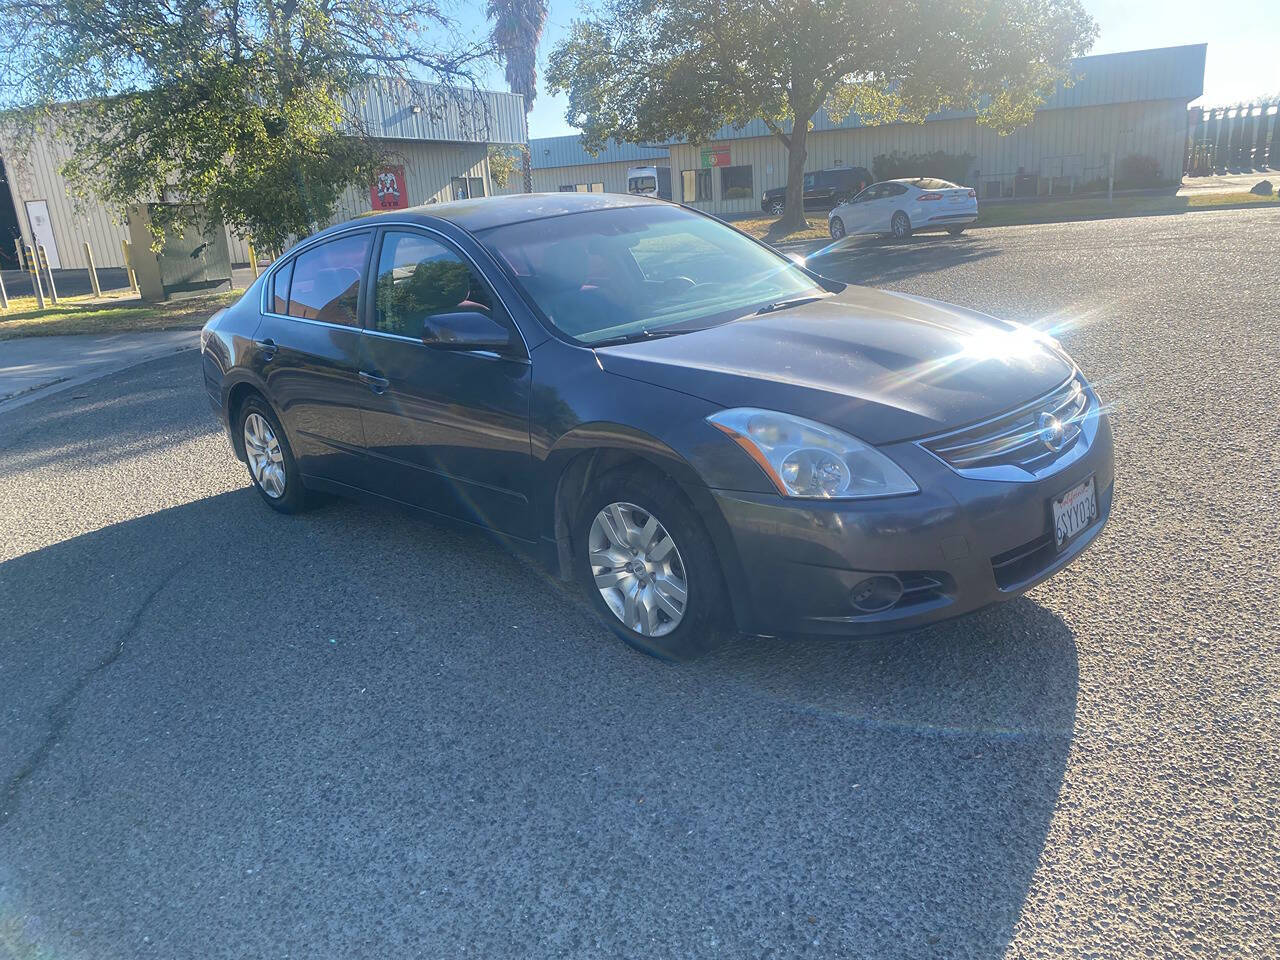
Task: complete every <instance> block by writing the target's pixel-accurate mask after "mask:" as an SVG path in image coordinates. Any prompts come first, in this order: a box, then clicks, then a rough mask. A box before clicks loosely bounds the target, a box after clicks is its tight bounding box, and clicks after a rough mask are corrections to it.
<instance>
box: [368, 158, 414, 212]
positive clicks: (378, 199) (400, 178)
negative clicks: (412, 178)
mask: <svg viewBox="0 0 1280 960" xmlns="http://www.w3.org/2000/svg"><path fill="white" fill-rule="evenodd" d="M369 203H370V204H372V205H373V209H374V210H403V209H404V208H405V207H407V206H409V190H408V188H407V187H406V186H405V182H404V167H381V168H380V169H379V170H378V172H377V173H375V174H374V175H373V184H372V185H371V186H370V187H369Z"/></svg>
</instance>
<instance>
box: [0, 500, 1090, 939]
mask: <svg viewBox="0 0 1280 960" xmlns="http://www.w3.org/2000/svg"><path fill="white" fill-rule="evenodd" d="M586 610H587V608H586V607H585V604H584V603H583V602H581V600H580V599H578V598H577V597H576V595H575V594H573V593H571V592H569V591H567V590H566V589H564V588H562V587H561V586H560V585H558V584H556V583H554V582H553V581H551V580H550V579H549V578H547V577H545V575H542V574H539V573H537V572H536V571H534V570H532V569H530V568H529V567H528V566H526V565H525V564H523V563H522V562H520V561H518V560H516V559H515V558H513V557H512V556H511V555H510V554H508V553H507V552H505V551H504V550H502V549H501V548H500V547H499V546H498V545H497V544H495V543H493V542H492V541H491V540H490V539H489V538H487V537H485V536H483V535H481V534H473V533H468V532H458V531H455V530H452V529H448V528H444V527H439V526H436V525H433V524H430V523H419V522H407V518H406V516H405V514H403V513H401V512H400V511H397V510H392V509H381V508H368V507H364V506H359V505H354V504H346V503H337V504H334V505H332V506H330V507H329V508H326V509H324V510H321V511H318V512H314V513H311V514H307V515H304V516H302V517H296V518H290V517H282V516H278V515H275V514H273V513H271V512H269V511H268V510H266V509H265V508H264V507H263V506H262V505H261V503H260V502H259V501H258V498H257V497H256V496H255V495H254V494H253V493H252V491H250V490H249V489H247V488H246V489H244V490H240V491H235V492H230V493H224V494H220V495H216V496H210V497H206V498H204V499H199V500H195V501H193V502H191V503H188V504H185V505H183V506H177V507H173V508H171V509H167V510H164V511H160V512H157V513H153V514H150V515H146V516H142V517H139V518H137V519H134V520H130V521H127V522H123V523H118V524H115V525H113V526H109V527H106V528H104V529H101V530H98V531H95V532H92V533H86V534H84V535H82V536H78V537H75V538H73V539H69V540H66V541H64V542H61V543H58V544H55V545H52V546H49V547H46V548H44V549H40V550H36V551H34V552H31V553H28V554H25V555H22V556H19V557H17V558H15V559H12V560H9V561H7V562H5V563H3V564H0V622H4V623H5V624H6V630H5V631H3V632H2V633H0V703H4V704H5V705H6V706H5V708H4V711H3V712H2V713H0V744H3V746H0V786H3V785H4V784H8V785H9V787H10V790H9V804H8V806H9V807H10V809H11V813H10V815H9V816H8V817H7V819H6V820H5V821H3V822H0V894H2V895H3V901H4V902H6V903H8V904H9V907H10V910H11V911H13V913H12V915H14V916H19V917H23V918H26V919H24V920H23V921H22V926H21V928H20V929H16V928H15V930H10V931H8V935H9V936H10V939H11V940H13V941H14V942H17V943H27V944H30V945H34V946H35V947H39V948H40V949H42V950H46V951H48V952H49V953H50V954H52V955H61V954H62V953H64V952H65V953H67V954H76V955H114V954H117V953H120V952H122V951H123V952H130V951H133V950H134V948H135V947H136V946H137V944H139V943H142V942H143V937H144V936H146V937H148V938H149V940H148V947H149V948H150V949H153V950H155V951H157V952H160V953H166V954H169V955H191V956H197V955H198V956H207V955H210V954H211V953H219V952H234V953H236V954H240V955H257V954H265V953H267V952H274V953H279V952H286V951H287V952H289V953H290V954H294V955H296V954H298V953H306V954H310V955H317V956H334V955H342V954H350V953H351V952H359V953H362V954H367V955H400V954H403V953H404V952H406V950H409V951H410V952H413V949H412V948H409V947H407V946H406V945H408V944H422V943H429V944H432V945H433V947H435V948H436V950H438V951H439V952H441V953H444V954H450V955H456V954H461V953H463V952H471V953H474V954H476V955H483V956H490V955H512V954H517V955H533V954H539V955H545V954H557V955H566V956H580V955H590V956H614V955H629V954H631V953H633V952H634V951H635V950H636V949H637V948H636V944H643V947H642V948H641V950H640V952H641V953H642V954H644V955H652V956H660V955H661V956H667V955H673V956H674V955H679V956H690V957H691V956H700V955H716V956H762V955H774V956H795V955H801V954H803V955H811V956H824V957H825V956H841V957H844V956H916V957H921V956H953V955H965V956H984V957H997V956H1002V955H1003V953H1004V950H1005V947H1006V946H1007V944H1008V942H1009V938H1010V935H1011V931H1012V927H1013V924H1014V922H1015V921H1016V919H1017V917H1018V915H1019V912H1020V909H1021V906H1022V903H1023V900H1024V898H1025V896H1026V892H1027V888H1028V885H1029V884H1030V882H1031V880H1032V877H1033V875H1034V872H1035V868H1036V864H1037V863H1038V861H1039V857H1040V855H1041V851H1042V848H1043V845H1044V842H1045V837H1046V834H1047V830H1048V826H1049V822H1050V819H1051V817H1052V813H1053V809H1054V804H1055V801H1056V798H1057V794H1058V790H1059V786H1060V783H1061V779H1062V775H1063V769H1064V766H1065V764H1066V759H1067V755H1068V751H1069V749H1070V745H1071V739H1072V729H1073V723H1074V715H1075V698H1076V683H1077V672H1076V671H1077V667H1076V651H1075V646H1074V641H1073V638H1072V635H1071V632H1070V630H1069V629H1068V627H1067V626H1066V625H1065V624H1064V623H1063V622H1062V621H1061V620H1059V619H1058V618H1057V617H1055V616H1054V615H1053V614H1051V613H1050V612H1049V611H1047V610H1045V609H1043V608H1041V607H1039V606H1038V605H1036V604H1035V603H1032V602H1030V601H1027V600H1022V601H1018V602H1016V603H1013V604H1010V605H1007V606H1005V607H1003V608H1001V609H996V610H990V611H987V612H984V613H982V614H980V615H978V616H976V617H972V618H969V619H966V620H963V621H960V622H958V623H955V624H951V625H944V626H940V627H936V628H933V629H930V630H926V631H922V632H919V633H916V634H912V635H905V636H897V637H892V638H888V639H884V640H875V641H861V642H856V643H835V642H813V643H794V642H792V643H788V642H782V641H774V640H746V639H743V640H739V641H736V642H733V643H730V644H728V645H727V646H725V647H724V648H723V649H721V650H719V651H717V652H716V653H715V654H714V655H712V656H710V657H707V658H705V659H704V660H702V661H699V662H697V663H694V664H690V665H687V666H684V667H670V666H667V665H664V664H661V663H659V662H657V661H654V660H651V659H648V658H645V657H643V656H640V655H638V654H635V653H633V652H631V651H630V650H629V649H628V648H626V647H624V646H622V645H621V644H619V643H617V642H616V641H615V640H613V639H612V638H611V637H610V636H609V635H608V633H607V631H605V630H604V629H603V628H601V627H600V626H599V625H598V623H596V622H595V621H594V620H593V619H592V618H591V616H590V615H589V614H588V613H587V612H586ZM117 649H118V650H119V653H118V655H113V651H115V650H117ZM23 938H25V939H23ZM232 944H234V946H232ZM126 945H127V946H126ZM37 952H38V951H37Z"/></svg>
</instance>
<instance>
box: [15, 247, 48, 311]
mask: <svg viewBox="0 0 1280 960" xmlns="http://www.w3.org/2000/svg"><path fill="white" fill-rule="evenodd" d="M20 249H21V252H22V262H23V263H24V264H25V265H26V267H27V273H29V274H30V275H31V289H32V290H34V291H35V292H36V309H38V310H43V309H44V285H43V284H42V283H41V282H40V270H39V268H37V267H36V252H35V251H34V250H32V249H31V247H30V246H25V247H22V248H20Z"/></svg>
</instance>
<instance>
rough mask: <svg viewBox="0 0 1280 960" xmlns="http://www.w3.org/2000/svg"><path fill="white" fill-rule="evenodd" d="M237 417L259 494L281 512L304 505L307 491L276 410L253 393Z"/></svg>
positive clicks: (245, 455)
mask: <svg viewBox="0 0 1280 960" xmlns="http://www.w3.org/2000/svg"><path fill="white" fill-rule="evenodd" d="M237 419H238V421H239V424H240V436H241V437H242V438H243V440H244V459H245V463H246V465H247V466H248V468H249V478H250V479H251V480H252V481H253V486H254V489H255V490H257V491H258V495H259V496H261V497H262V499H263V500H265V501H266V502H267V505H268V506H269V507H271V509H273V510H279V511H280V512H281V513H297V512H298V511H300V510H302V509H304V508H305V507H306V505H307V491H306V489H305V488H304V487H303V486H302V475H301V473H300V472H299V470H298V464H297V462H296V461H295V460H294V459H293V451H292V450H290V449H289V441H288V439H286V437H285V435H284V430H283V429H281V427H280V421H279V420H278V419H277V418H276V415H275V412H274V411H273V410H272V409H271V407H270V406H269V405H268V404H267V402H266V401H265V400H263V399H262V398H261V397H259V396H251V397H249V398H248V399H247V400H245V402H244V403H242V404H241V405H240V411H239V416H238V418H237Z"/></svg>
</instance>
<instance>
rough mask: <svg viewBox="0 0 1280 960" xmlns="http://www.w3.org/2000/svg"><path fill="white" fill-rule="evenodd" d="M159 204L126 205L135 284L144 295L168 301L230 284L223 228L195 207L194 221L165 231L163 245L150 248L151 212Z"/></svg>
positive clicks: (148, 298)
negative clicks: (158, 249)
mask: <svg viewBox="0 0 1280 960" xmlns="http://www.w3.org/2000/svg"><path fill="white" fill-rule="evenodd" d="M159 206H161V205H160V204H157V203H150V204H142V205H139V206H135V207H131V208H130V209H129V246H130V255H131V256H132V259H133V270H134V273H136V274H137V276H138V289H139V290H140V291H141V293H142V299H144V300H153V301H161V300H172V299H174V298H175V297H192V296H198V295H200V294H204V293H217V292H219V291H222V290H230V289H231V251H230V250H229V249H228V248H227V231H226V230H224V229H223V227H222V224H220V223H213V224H211V223H209V222H208V220H207V219H206V218H205V217H204V216H203V215H202V214H201V213H200V212H199V211H198V210H197V211H196V215H195V219H194V222H193V223H188V224H187V225H186V226H184V227H182V228H178V227H172V228H170V229H169V230H168V231H166V234H165V239H164V246H162V247H161V248H160V252H159V253H157V252H155V251H153V250H152V249H151V242H152V236H151V217H152V212H153V211H154V210H155V209H156V208H157V207H159Z"/></svg>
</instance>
